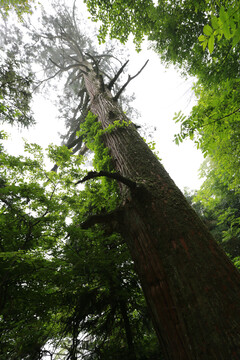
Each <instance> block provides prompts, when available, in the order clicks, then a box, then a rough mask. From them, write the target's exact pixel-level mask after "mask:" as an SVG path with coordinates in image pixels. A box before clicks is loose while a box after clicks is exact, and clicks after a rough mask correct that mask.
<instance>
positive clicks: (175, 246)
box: [172, 240, 177, 250]
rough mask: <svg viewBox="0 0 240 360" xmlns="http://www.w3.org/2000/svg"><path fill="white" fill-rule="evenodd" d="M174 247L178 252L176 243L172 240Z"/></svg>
mask: <svg viewBox="0 0 240 360" xmlns="http://www.w3.org/2000/svg"><path fill="white" fill-rule="evenodd" d="M172 246H173V248H174V250H176V248H177V244H176V241H174V240H172Z"/></svg>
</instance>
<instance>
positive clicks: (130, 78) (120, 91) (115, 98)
mask: <svg viewBox="0 0 240 360" xmlns="http://www.w3.org/2000/svg"><path fill="white" fill-rule="evenodd" d="M148 61H149V60H147V61H146V62H145V64H144V65H143V67H142V68H141V69H140V70H139V71H138V73H137V74H136V75H134V76H130V75H128V81H127V82H126V83H125V84H124V85H123V86H122V87H121V89H120V90H119V91H118V93H117V94H116V95H115V96H114V98H113V100H115V101H117V100H118V99H119V97H120V95H121V94H122V92H123V91H124V90H125V88H126V87H127V86H128V84H129V83H130V81H132V80H133V79H135V77H137V76H138V75H139V74H140V73H141V72H142V70H143V69H144V68H145V66H146V65H147V63H148Z"/></svg>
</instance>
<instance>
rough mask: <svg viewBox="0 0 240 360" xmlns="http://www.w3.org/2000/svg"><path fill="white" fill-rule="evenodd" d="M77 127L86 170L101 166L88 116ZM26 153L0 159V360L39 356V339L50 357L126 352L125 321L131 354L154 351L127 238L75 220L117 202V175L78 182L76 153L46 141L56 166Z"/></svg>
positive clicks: (96, 133)
mask: <svg viewBox="0 0 240 360" xmlns="http://www.w3.org/2000/svg"><path fill="white" fill-rule="evenodd" d="M119 126H123V125H122V124H119V123H118V122H117V123H116V124H115V125H114V127H112V126H111V127H109V129H107V131H114V130H115V129H116V128H117V127H119ZM124 126H126V124H124ZM81 132H82V135H83V136H84V137H85V140H86V142H87V144H88V145H89V146H90V148H91V149H92V150H95V151H96V152H97V153H98V156H97V157H96V158H95V168H97V169H100V167H101V166H102V165H103V166H104V167H107V168H109V166H110V165H109V161H110V158H109V154H108V152H107V153H106V152H104V151H103V147H102V141H101V137H102V135H103V130H102V129H101V128H100V126H99V124H98V123H97V121H96V117H94V116H93V115H92V114H91V113H89V115H88V117H87V119H86V123H85V124H84V125H83V126H82V128H81ZM25 150H26V152H27V153H28V156H27V157H23V156H19V157H14V156H11V155H8V154H6V153H5V152H4V151H2V152H1V158H0V161H1V165H2V173H1V179H2V180H1V188H0V201H1V204H2V207H1V211H0V224H1V226H0V229H1V231H0V232H1V233H0V239H1V243H0V249H1V252H0V278H1V281H0V283H1V286H0V293H1V302H0V314H1V322H0V334H1V335H0V341H1V350H0V357H2V358H4V357H6V356H7V357H8V359H10V360H11V359H16V358H22V359H29V360H30V359H31V360H32V359H39V358H41V356H43V354H44V353H45V352H44V351H45V345H46V344H47V343H48V344H51V346H53V347H57V351H55V352H57V353H59V354H60V353H61V351H63V353H64V354H66V353H67V354H69V355H70V354H74V353H75V354H78V355H79V354H81V353H83V352H84V354H85V356H86V358H93V357H94V358H96V359H105V360H106V359H111V358H112V354H115V355H114V356H115V359H120V358H123V359H124V358H125V359H128V358H129V348H128V345H127V344H128V341H127V337H126V335H125V334H126V328H125V326H126V319H127V321H128V322H129V326H130V329H131V335H129V334H128V337H129V336H131V337H132V341H134V344H135V345H134V346H135V352H136V357H137V359H147V358H150V356H152V357H153V358H160V352H159V349H158V345H157V341H156V338H155V336H154V334H153V329H152V326H151V324H150V323H149V322H148V320H147V319H148V313H147V310H146V305H145V302H144V298H143V294H142V291H141V288H140V286H139V281H138V278H137V276H136V274H135V272H134V269H133V263H132V261H131V259H130V256H129V252H128V249H127V246H126V244H125V243H124V242H123V240H122V239H121V237H120V236H119V235H118V234H116V233H114V232H113V229H112V228H111V226H110V225H109V226H105V227H103V226H98V225H96V226H95V227H94V228H92V229H91V230H83V229H81V227H80V226H79V225H80V224H81V222H83V221H84V220H85V219H86V218H88V217H89V216H91V215H93V214H97V213H105V212H108V211H111V210H114V209H115V208H116V206H117V205H118V203H119V198H118V191H117V186H116V182H115V181H113V180H106V179H101V180H98V179H93V180H90V181H89V182H88V183H87V184H86V185H85V187H84V188H81V189H78V187H76V186H75V185H74V184H75V182H76V180H77V179H79V178H81V177H83V175H84V173H85V170H81V167H80V166H81V165H82V164H83V158H82V157H79V156H76V155H73V154H72V153H71V151H70V150H69V149H68V148H66V147H65V146H61V147H59V146H53V145H50V146H49V148H48V151H47V153H48V157H49V158H50V160H51V161H53V162H54V163H57V165H58V173H56V172H53V171H47V169H46V166H45V155H44V153H43V150H42V149H41V147H40V146H39V145H36V144H27V143H26V145H25ZM101 170H102V168H101ZM16 179H17V180H16ZM124 319H125V320H124ZM83 334H84V336H86V335H87V339H88V340H87V342H86V340H84V339H81V337H82V335H83ZM119 339H121V341H120V342H119ZM128 340H129V339H128ZM51 346H50V349H51ZM47 348H48V349H49V345H48V347H47ZM48 351H49V350H48ZM59 356H60V355H59ZM64 356H65V355H64ZM56 358H57V357H56Z"/></svg>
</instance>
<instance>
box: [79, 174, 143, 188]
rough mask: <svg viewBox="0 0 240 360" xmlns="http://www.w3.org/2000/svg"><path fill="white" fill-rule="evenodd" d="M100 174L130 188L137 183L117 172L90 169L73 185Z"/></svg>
mask: <svg viewBox="0 0 240 360" xmlns="http://www.w3.org/2000/svg"><path fill="white" fill-rule="evenodd" d="M101 176H106V177H108V178H110V179H114V180H117V181H120V182H121V183H123V184H125V185H127V186H128V187H129V188H130V189H131V190H134V189H135V188H136V186H137V183H136V182H135V181H132V180H130V179H127V178H126V177H124V176H122V175H120V174H118V173H109V172H107V171H99V172H97V171H90V172H89V173H88V174H87V175H86V176H85V177H84V178H83V179H82V180H79V181H77V182H76V183H75V185H77V184H82V183H83V182H85V181H87V180H90V179H95V178H97V177H101Z"/></svg>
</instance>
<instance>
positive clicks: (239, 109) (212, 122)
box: [202, 108, 240, 127]
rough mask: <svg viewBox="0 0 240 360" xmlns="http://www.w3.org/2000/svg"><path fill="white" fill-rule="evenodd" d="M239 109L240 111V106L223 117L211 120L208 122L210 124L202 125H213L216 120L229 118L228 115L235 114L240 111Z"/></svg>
mask: <svg viewBox="0 0 240 360" xmlns="http://www.w3.org/2000/svg"><path fill="white" fill-rule="evenodd" d="M239 111H240V108H238V109H237V110H235V111H233V112H231V113H230V114H228V115H225V116H223V117H221V118H218V119H216V120H214V121H211V122H210V123H208V124H203V125H202V127H204V126H208V125H211V124H214V123H215V122H218V121H220V120H223V119H225V118H227V117H229V116H231V115H233V114H236V113H237V112H239Z"/></svg>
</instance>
